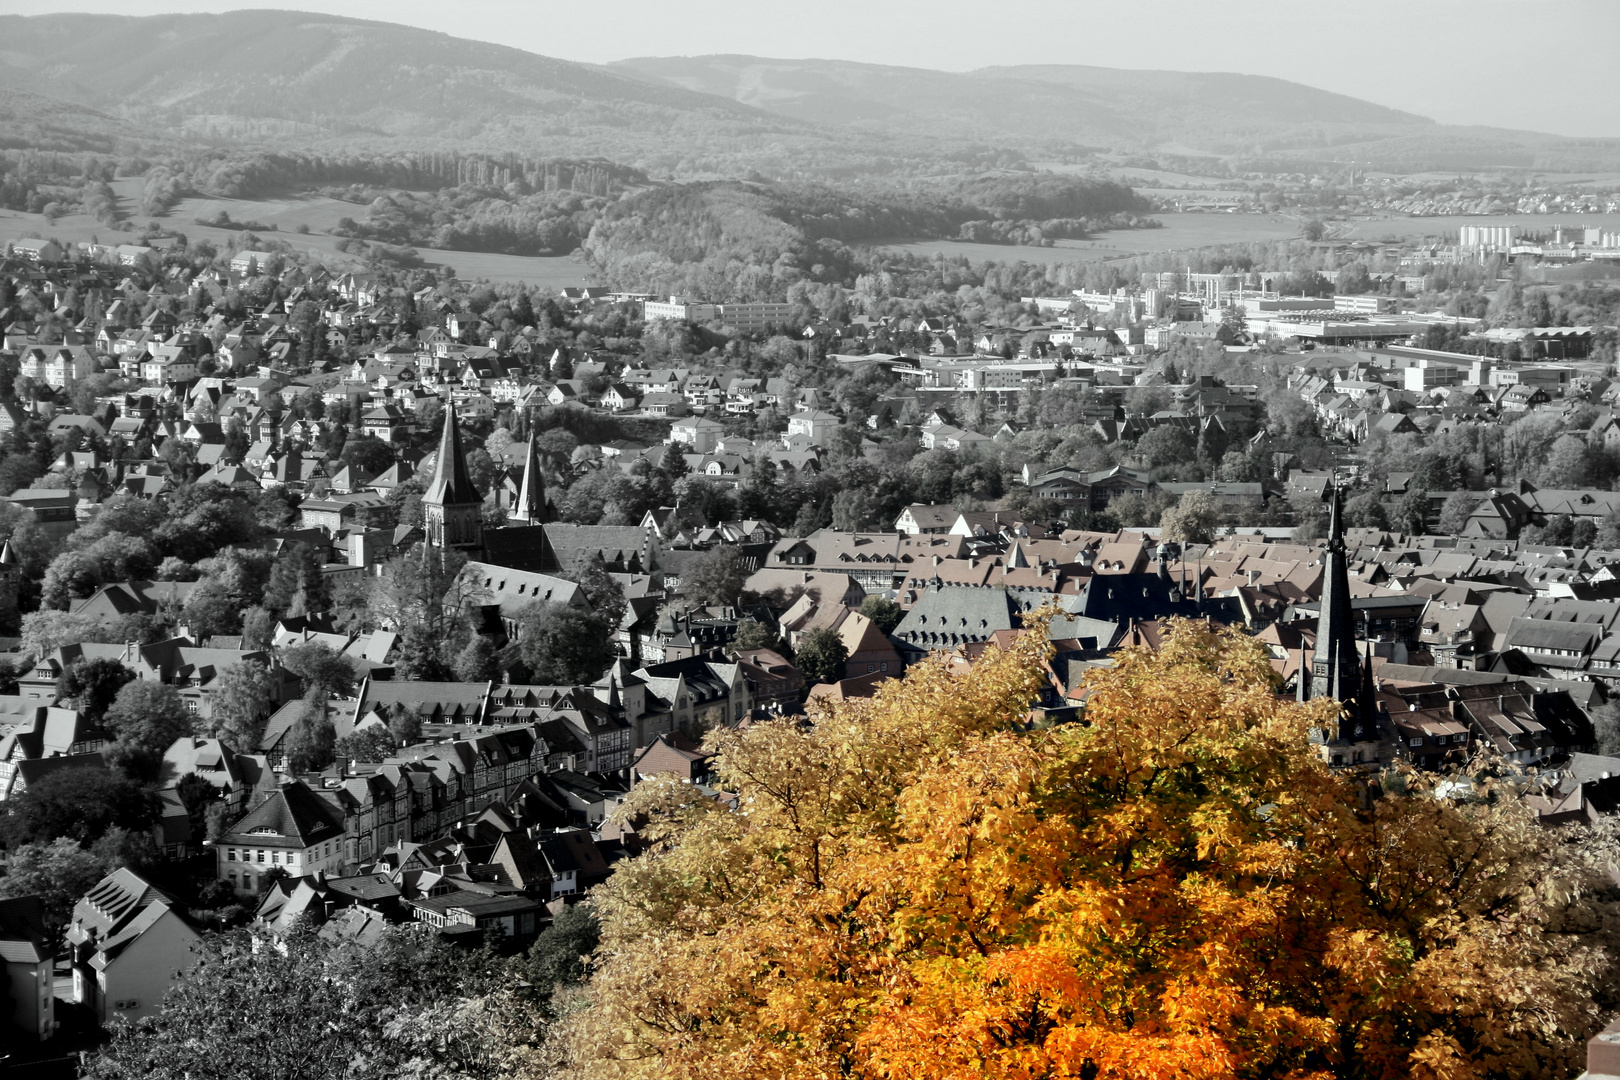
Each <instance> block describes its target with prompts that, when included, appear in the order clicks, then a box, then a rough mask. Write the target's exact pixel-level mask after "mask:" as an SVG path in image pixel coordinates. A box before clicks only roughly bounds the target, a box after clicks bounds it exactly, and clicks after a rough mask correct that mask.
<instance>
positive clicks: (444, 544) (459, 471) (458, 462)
mask: <svg viewBox="0 0 1620 1080" xmlns="http://www.w3.org/2000/svg"><path fill="white" fill-rule="evenodd" d="M422 518H423V524H424V525H425V526H426V529H427V542H428V545H429V546H430V547H436V548H459V549H462V550H470V551H473V552H476V551H478V550H481V549H482V548H483V546H484V500H483V498H482V497H480V496H479V494H478V489H477V488H475V487H473V482H472V477H471V476H469V475H468V473H467V458H466V455H465V454H463V453H462V452H461V429H460V428H459V427H457V425H456V407H455V405H454V403H450V402H447V403H446V404H445V406H444V433H443V434H442V435H440V436H439V456H438V460H437V461H435V462H434V463H433V479H432V481H431V482H429V484H428V486H427V492H426V494H424V495H423V496H422Z"/></svg>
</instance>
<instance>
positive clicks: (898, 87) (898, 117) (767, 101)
mask: <svg viewBox="0 0 1620 1080" xmlns="http://www.w3.org/2000/svg"><path fill="white" fill-rule="evenodd" d="M608 70H611V71H615V72H620V73H622V74H626V75H633V76H635V77H637V78H641V79H645V80H647V81H649V82H653V83H656V84H658V85H661V86H668V87H670V88H671V89H682V90H688V91H696V92H702V93H705V94H709V95H713V96H716V97H730V98H732V99H734V100H736V101H737V102H739V103H741V104H746V105H751V106H754V107H757V108H759V109H761V110H764V111H767V112H770V113H774V114H776V115H779V116H782V117H784V118H791V119H795V120H802V121H806V122H810V123H816V124H826V125H831V124H839V125H843V126H845V127H847V128H851V129H854V130H856V131H861V132H870V133H882V134H884V135H887V136H889V137H911V138H915V137H918V136H928V137H931V138H936V139H938V138H946V139H949V138H957V139H962V138H972V139H980V140H985V141H990V142H996V143H1000V144H1002V145H1014V146H1020V147H1022V148H1025V149H1026V150H1033V149H1034V148H1036V147H1039V146H1055V145H1062V144H1065V143H1067V144H1078V145H1083V146H1091V147H1108V148H1113V149H1130V148H1139V149H1150V150H1170V151H1173V152H1186V151H1192V152H1195V153H1201V154H1204V153H1207V154H1219V155H1225V156H1242V157H1245V158H1256V159H1258V158H1270V159H1287V160H1290V161H1294V162H1299V163H1300V164H1301V166H1304V165H1305V164H1306V163H1308V162H1311V161H1313V160H1316V159H1318V158H1320V159H1323V160H1334V161H1341V162H1342V161H1347V160H1350V161H1358V162H1362V163H1364V164H1374V163H1377V164H1379V165H1381V166H1382V167H1387V168H1403V169H1424V168H1475V167H1487V166H1518V167H1535V168H1549V169H1558V168H1610V167H1614V166H1615V165H1620V140H1617V139H1602V140H1594V139H1567V138H1563V137H1561V136H1556V135H1542V134H1537V133H1534V132H1525V131H1505V130H1499V129H1493V128H1480V127H1456V126H1451V125H1444V124H1437V123H1435V122H1434V121H1433V120H1430V119H1428V118H1426V117H1422V116H1416V115H1414V114H1412V113H1407V112H1402V111H1400V110H1398V109H1391V108H1386V107H1385V106H1382V105H1376V104H1373V103H1372V102H1368V101H1363V100H1360V99H1358V98H1354V97H1350V96H1347V95H1344V94H1336V93H1331V92H1329V91H1326V90H1319V89H1317V88H1315V87H1311V86H1305V85H1303V84H1300V83H1296V82H1290V81H1288V80H1285V79H1276V78H1269V77H1266V76H1259V75H1240V74H1233V73H1225V72H1179V71H1132V70H1124V69H1115V68H1102V67H1090V66H1084V65H1069V64H1050V65H1019V66H1011V67H990V68H981V69H979V70H978V71H971V72H961V73H953V72H945V71H931V70H927V69H922V68H909V67H897V66H890V65H883V64H857V63H851V62H848V61H842V60H781V59H771V58H766V57H759V56H735V55H718V56H694V57H682V56H665V57H640V58H636V59H630V60H621V61H618V62H616V63H613V64H610V65H608Z"/></svg>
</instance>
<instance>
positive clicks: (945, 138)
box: [0, 10, 1620, 179]
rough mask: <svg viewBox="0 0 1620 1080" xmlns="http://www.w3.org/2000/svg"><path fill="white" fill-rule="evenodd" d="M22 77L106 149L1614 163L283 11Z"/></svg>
mask: <svg viewBox="0 0 1620 1080" xmlns="http://www.w3.org/2000/svg"><path fill="white" fill-rule="evenodd" d="M18 91H26V92H28V93H30V94H36V95H43V97H40V98H35V99H31V100H30V101H29V102H28V112H29V117H27V118H26V119H25V118H20V117H19V116H17V115H12V116H6V115H4V114H0V141H3V142H5V143H6V144H7V145H12V146H15V145H19V144H20V142H28V140H30V139H33V138H35V137H38V138H39V139H40V141H41V144H42V145H48V146H50V147H52V148H58V147H59V148H62V149H75V148H77V149H83V150H90V149H92V148H95V149H96V152H102V153H108V152H120V153H121V152H123V148H124V147H127V146H128V145H129V144H130V142H131V141H132V140H136V141H138V140H139V139H141V138H144V139H145V140H146V141H147V143H148V146H147V149H148V150H150V151H152V152H155V153H164V152H166V151H167V150H169V149H171V148H172V147H173V146H174V145H175V143H176V141H177V140H193V141H195V142H199V143H204V144H207V145H210V146H215V147H218V146H221V145H225V146H233V147H240V146H244V145H246V146H251V147H253V148H255V149H277V150H310V151H316V152H319V153H331V152H335V151H342V152H350V151H360V152H395V151H400V150H409V151H431V150H455V151H461V152H472V153H484V154H504V153H508V152H515V153H519V154H522V155H524V156H526V157H533V158H605V159H609V160H613V161H617V162H621V163H623V164H626V165H630V166H633V167H636V168H639V169H642V170H645V171H647V172H649V173H651V174H654V175H659V176H665V175H667V176H676V177H681V178H692V177H735V176H746V175H749V174H750V173H751V172H758V173H759V174H761V175H764V176H770V177H777V178H782V177H795V178H804V177H819V178H823V179H830V178H835V177H850V176H857V175H858V176H877V175H885V176H894V175H904V176H907V177H922V176H929V175H935V174H937V173H939V172H941V171H942V169H941V166H945V168H946V169H947V170H952V169H954V170H958V171H971V170H972V169H975V168H984V167H998V166H1002V165H1005V164H1007V163H1008V162H1009V161H1010V160H1011V158H1013V157H1016V156H1018V155H1022V156H1023V157H1024V158H1025V159H1026V160H1028V159H1036V160H1039V159H1044V158H1047V157H1049V156H1050V155H1053V154H1056V155H1060V156H1061V155H1065V154H1069V153H1083V152H1084V151H1085V150H1086V149H1087V148H1091V149H1104V148H1106V149H1114V150H1154V151H1165V152H1169V153H1176V154H1191V155H1202V154H1218V155H1222V156H1226V157H1235V158H1242V159H1245V160H1255V161H1258V162H1260V164H1261V165H1262V167H1263V165H1264V161H1263V160H1261V159H1271V160H1275V161H1278V162H1280V163H1281V164H1282V165H1283V166H1284V167H1285V168H1286V169H1287V170H1289V171H1296V170H1298V169H1301V168H1306V167H1307V166H1308V165H1309V164H1310V163H1311V162H1312V161H1313V160H1315V159H1316V158H1320V159H1322V160H1325V161H1335V162H1340V163H1342V162H1344V161H1355V162H1358V163H1360V164H1362V165H1367V166H1378V167H1385V168H1404V169H1423V168H1453V167H1455V168H1469V167H1473V166H1497V165H1509V166H1521V167H1536V168H1548V169H1558V168H1581V169H1585V168H1600V167H1602V168H1607V167H1611V166H1612V165H1614V164H1620V140H1572V139H1562V138H1559V137H1557V136H1551V135H1536V134H1533V133H1528V132H1509V131H1496V130H1492V129H1484V128H1458V127H1448V126H1445V125H1439V124H1435V123H1433V122H1432V121H1429V120H1426V119H1425V118H1423V117H1420V116H1414V115H1412V114H1410V113H1405V112H1401V111H1399V110H1396V109H1390V108H1385V107H1383V106H1380V105H1374V104H1371V103H1369V102H1366V101H1361V100H1358V99H1356V98H1353V97H1348V96H1345V95H1342V94H1334V93H1329V92H1327V91H1323V90H1317V89H1314V88H1312V87H1309V86H1303V85H1300V84H1298V83H1292V82H1287V81H1285V80H1281V79H1272V78H1265V77H1260V76H1250V75H1237V74H1222V73H1187V72H1173V71H1124V70H1113V69H1108V68H1098V67H1086V66H1078V65H1045V66H1035V65H1027V66H1014V67H999V68H984V69H981V70H979V71H974V72H968V73H952V72H943V71H929V70H924V69H919V68H905V67H894V66H885V65H878V64H855V63H848V62H844V61H831V60H772V59H765V58H761V57H754V56H705V57H663V58H642V59H635V60H624V61H619V62H617V63H615V64H611V65H607V66H599V65H590V64H581V63H574V62H571V61H567V60H561V59H557V58H554V57H548V56H540V55H536V54H534V53H529V52H524V51H522V50H520V49H515V48H511V47H508V46H504V45H497V44H491V43H488V42H481V41H471V40H467V39H465V38H457V37H452V36H450V35H447V34H442V33H437V32H433V31H428V30H420V29H416V28H413V27H408V26H400V25H396V24H392V23H384V22H373V21H367V20H361V19H352V18H345V17H341V16H333V15H317V14H309V13H305V12H297V11H274V10H252V11H233V12H227V13H224V14H217V15H211V14H184V15H155V16H146V17H130V16H118V15H73V14H62V15H41V16H29V17H24V16H16V15H8V16H0V94H4V93H7V92H10V93H13V94H15V93H16V92H18ZM51 99H56V100H59V101H60V102H63V103H64V104H62V105H61V106H60V107H59V108H58V107H54V106H52V105H51V104H50V102H51ZM84 110H92V111H90V112H86V111H84ZM16 112H17V110H15V109H14V110H13V113H14V114H15V113H16ZM114 121H116V124H115V123H114ZM115 129H116V130H115ZM143 133H144V134H143ZM115 147H116V148H117V149H114V148H115ZM963 165H965V166H966V169H965V170H963V169H961V168H960V167H961V166H963Z"/></svg>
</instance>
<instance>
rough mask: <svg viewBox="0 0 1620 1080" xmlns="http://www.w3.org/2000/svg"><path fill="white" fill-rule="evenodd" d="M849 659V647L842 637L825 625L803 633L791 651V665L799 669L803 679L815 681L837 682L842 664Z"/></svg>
mask: <svg viewBox="0 0 1620 1080" xmlns="http://www.w3.org/2000/svg"><path fill="white" fill-rule="evenodd" d="M848 660H849V649H848V648H847V647H845V645H844V639H843V638H841V637H839V636H838V634H837V633H836V632H834V631H832V630H828V629H827V628H826V627H824V626H823V627H819V628H817V629H815V630H812V631H810V632H809V633H808V634H806V635H804V637H803V638H801V639H800V641H799V647H798V649H797V650H795V651H794V653H793V666H794V667H796V668H798V669H799V673H800V674H801V675H803V676H804V681H805V682H806V683H808V684H810V685H811V686H814V685H815V684H816V683H830V682H837V681H838V680H839V679H842V678H843V677H844V664H845V662H847V661H848Z"/></svg>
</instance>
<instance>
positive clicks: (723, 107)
mask: <svg viewBox="0 0 1620 1080" xmlns="http://www.w3.org/2000/svg"><path fill="white" fill-rule="evenodd" d="M0 87H13V88H22V89H27V90H30V91H33V92H36V93H40V94H46V95H50V96H53V97H58V98H62V99H64V100H66V101H69V102H74V103H77V104H79V105H84V106H89V107H91V108H94V109H99V110H102V111H103V112H107V113H112V114H115V115H119V116H123V117H126V118H129V119H133V120H136V121H140V122H143V123H145V124H147V125H148V126H151V127H155V128H166V129H168V130H170V131H177V132H183V133H187V134H196V135H200V136H206V137H208V138H211V139H215V140H218V139H225V140H244V139H245V140H252V141H258V142H279V143H281V144H282V145H287V144H298V145H312V144H317V143H319V141H320V140H322V139H331V138H337V137H341V138H342V139H343V140H344V142H345V145H349V146H353V145H355V144H356V142H357V141H359V142H360V143H362V144H363V143H364V142H365V140H367V139H371V140H378V141H381V140H387V141H389V142H392V143H397V142H398V141H399V140H401V139H408V140H412V141H414V142H417V143H421V142H422V141H424V140H447V141H450V142H452V143H453V144H455V145H457V146H461V147H466V148H485V149H499V150H509V149H512V148H514V147H522V148H523V149H524V151H525V152H528V153H538V154H543V155H547V156H553V155H568V156H596V155H598V154H600V155H601V156H608V157H612V158H614V159H616V160H628V161H634V160H636V159H637V158H638V157H639V156H641V155H642V153H643V152H644V151H648V150H654V149H656V150H666V149H669V148H670V147H672V146H674V145H677V144H680V143H681V142H682V141H685V142H686V143H687V145H688V146H695V147H698V148H701V147H703V146H705V145H708V144H710V143H714V142H719V141H726V142H735V141H737V140H741V139H745V138H748V137H757V136H766V135H770V136H795V135H799V134H800V133H801V129H803V128H805V127H806V125H804V124H802V123H801V122H798V121H792V120H787V119H784V118H781V117H776V116H771V115H769V114H767V113H763V112H760V111H759V110H757V109H754V108H752V107H749V106H746V105H742V104H739V103H737V102H735V101H733V100H731V99H730V98H722V97H714V96H712V95H707V94H702V93H697V92H689V91H683V90H678V89H674V88H671V87H667V86H651V85H649V84H648V83H646V82H645V81H643V80H637V79H631V78H627V77H624V76H622V75H617V74H614V73H611V72H608V71H604V70H602V69H600V68H596V67H592V66H589V65H585V64H576V63H571V62H569V61H566V60H558V59H554V58H552V57H547V56H538V55H536V54H534V53H528V52H524V51H522V50H520V49H514V48H508V47H505V46H501V45H493V44H488V43H485V42H477V41H469V40H466V39H463V38H455V37H451V36H449V35H446V34H440V33H435V32H432V31H427V30H419V29H415V28H412V27H407V26H398V25H394V24H390V23H381V22H369V21H364V20H360V19H349V18H342V17H338V16H331V15H313V14H304V13H299V12H290V11H267V10H258V11H234V12H229V13H226V14H221V15H206V14H187V15H160V16H150V17H143V18H135V17H124V16H114V15H48V16H34V17H22V16H0Z"/></svg>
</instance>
